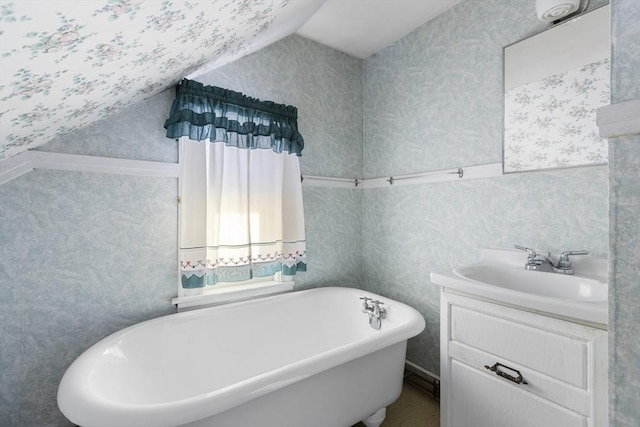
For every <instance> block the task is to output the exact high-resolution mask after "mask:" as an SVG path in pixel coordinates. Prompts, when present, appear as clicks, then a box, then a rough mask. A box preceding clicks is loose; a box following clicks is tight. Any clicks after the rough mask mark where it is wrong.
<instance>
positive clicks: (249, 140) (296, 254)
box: [165, 80, 306, 296]
mask: <svg viewBox="0 0 640 427" xmlns="http://www.w3.org/2000/svg"><path fill="white" fill-rule="evenodd" d="M165 127H166V128H167V136H169V137H172V138H179V139H180V151H181V155H180V162H181V171H182V173H181V180H180V187H181V188H180V197H181V204H180V249H179V251H180V292H179V296H188V295H193V294H202V293H206V292H207V291H208V290H214V291H215V290H217V289H225V288H228V287H230V286H235V285H238V284H246V283H251V282H252V281H260V280H273V279H272V278H273V277H274V276H275V278H276V279H277V280H287V277H290V276H293V275H295V274H296V273H297V272H298V271H305V270H306V244H305V236H304V215H303V208H302V187H301V183H300V165H299V156H300V154H301V151H302V146H303V140H302V137H301V136H300V134H299V133H298V132H297V110H296V109H295V108H294V107H290V106H282V105H277V104H273V103H271V102H263V101H259V100H256V99H253V98H248V97H246V96H244V95H242V94H239V93H237V92H231V91H228V90H225V89H220V88H215V87H212V86H203V85H202V84H200V83H197V82H192V81H188V80H187V81H183V82H182V84H181V85H180V87H179V88H178V95H177V97H176V101H175V102H174V105H173V107H172V111H171V116H170V118H169V119H168V120H167V122H166V123H165ZM194 137H195V138H196V139H194Z"/></svg>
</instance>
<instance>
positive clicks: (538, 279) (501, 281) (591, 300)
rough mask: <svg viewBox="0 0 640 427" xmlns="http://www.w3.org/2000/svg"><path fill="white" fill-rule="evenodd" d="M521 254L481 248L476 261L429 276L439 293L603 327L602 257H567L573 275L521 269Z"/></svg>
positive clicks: (604, 283) (605, 318)
mask: <svg viewBox="0 0 640 427" xmlns="http://www.w3.org/2000/svg"><path fill="white" fill-rule="evenodd" d="M526 260H527V254H526V252H523V251H516V250H504V249H485V250H484V251H483V254H482V259H481V260H480V262H479V263H477V264H473V265H466V266H460V267H456V268H454V269H452V270H446V271H441V272H434V273H431V281H432V282H433V283H435V284H437V285H440V286H442V287H443V288H444V291H445V292H461V293H466V294H471V295H474V296H477V297H480V298H483V299H489V300H494V301H496V302H498V303H502V304H506V305H512V306H517V307H521V308H525V309H528V310H530V311H536V312H543V313H548V314H550V315H554V316H556V317H561V318H567V319H570V320H575V321H578V322H579V323H585V324H597V325H605V328H606V325H607V324H608V288H609V286H608V284H607V259H606V258H602V257H591V256H575V257H572V259H571V260H572V262H573V269H574V272H575V274H573V275H565V274H559V273H547V272H541V271H532V270H527V269H525V267H524V266H525V264H526Z"/></svg>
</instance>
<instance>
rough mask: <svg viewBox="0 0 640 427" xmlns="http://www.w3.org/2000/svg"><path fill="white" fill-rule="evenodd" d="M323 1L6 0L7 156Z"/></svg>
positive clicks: (300, 17) (3, 98)
mask: <svg viewBox="0 0 640 427" xmlns="http://www.w3.org/2000/svg"><path fill="white" fill-rule="evenodd" d="M321 2H322V0H312V1H306V2H304V3H300V2H295V1H293V0H208V1H200V0H85V1H77V0H76V1H74V0H53V1H36V0H19V1H18V0H14V1H6V0H0V61H2V73H1V74H0V160H1V159H3V158H7V157H10V156H12V155H15V154H17V153H19V152H21V151H24V150H26V149H29V148H34V147H36V146H38V145H42V144H44V143H47V142H49V141H50V140H52V139H53V138H55V137H58V136H61V135H64V134H68V133H71V132H73V131H75V130H78V129H80V128H83V127H85V126H87V125H89V124H91V123H93V122H95V121H97V120H99V119H101V118H104V117H106V116H109V115H111V114H112V113H114V112H116V111H118V110H121V109H123V108H125V107H127V106H130V105H133V104H135V103H137V102H139V101H141V100H143V99H146V98H149V97H151V96H153V95H155V94H157V93H159V92H161V91H162V90H164V89H166V88H168V87H170V86H171V85H173V84H175V83H177V82H178V81H179V80H180V79H181V78H182V77H183V76H185V75H187V74H188V73H190V72H193V71H194V70H196V69H198V68H199V67H201V66H204V65H205V64H206V65H207V67H209V68H211V66H212V63H214V64H215V65H222V64H224V63H227V62H229V61H232V60H234V59H236V58H238V57H240V56H243V55H245V54H248V53H251V52H252V51H253V50H255V49H257V48H260V47H262V46H263V45H264V44H268V43H270V42H273V41H275V39H274V38H279V37H282V36H284V35H287V34H288V33H291V32H294V31H295V30H296V29H297V28H298V26H300V25H301V24H302V23H303V22H304V21H305V20H306V19H307V18H308V17H309V16H310V14H312V13H313V12H314V11H315V10H316V9H317V7H319V5H320V4H321ZM291 10H293V11H294V13H295V19H293V17H292V12H291ZM281 15H284V16H286V18H287V19H282V20H281V21H280V22H278V23H277V25H272V24H273V23H274V22H275V21H277V19H278V17H279V16H281ZM282 21H286V22H282ZM276 26H277V27H278V28H275V27H276ZM283 26H284V27H283ZM287 26H288V27H289V28H286V27H287ZM283 28H284V30H283ZM287 31H288V32H287Z"/></svg>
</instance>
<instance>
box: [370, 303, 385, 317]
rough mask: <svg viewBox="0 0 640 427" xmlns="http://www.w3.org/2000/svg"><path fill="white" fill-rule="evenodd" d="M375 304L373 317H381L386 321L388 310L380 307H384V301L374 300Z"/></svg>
mask: <svg viewBox="0 0 640 427" xmlns="http://www.w3.org/2000/svg"><path fill="white" fill-rule="evenodd" d="M371 303H372V304H373V307H374V308H373V315H374V316H376V317H380V318H381V319H385V318H386V317H387V310H386V309H385V308H384V307H380V306H381V305H384V303H383V302H382V301H378V300H373V301H372V302H371Z"/></svg>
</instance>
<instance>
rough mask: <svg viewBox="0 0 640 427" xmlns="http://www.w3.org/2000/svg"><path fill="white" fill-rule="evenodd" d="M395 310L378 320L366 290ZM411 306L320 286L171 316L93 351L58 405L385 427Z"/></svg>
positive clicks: (89, 419)
mask: <svg viewBox="0 0 640 427" xmlns="http://www.w3.org/2000/svg"><path fill="white" fill-rule="evenodd" d="M363 296H367V297H370V298H374V299H378V300H380V301H382V302H383V303H384V307H385V308H386V309H387V318H386V319H384V320H382V327H381V329H380V330H379V331H378V330H374V329H373V328H372V327H371V326H370V325H369V320H368V316H367V314H365V313H363V312H362V301H361V300H360V299H359V298H360V297H363ZM424 326H425V323H424V319H423V318H422V316H421V315H420V314H419V313H418V312H417V311H416V310H414V309H413V308H411V307H409V306H407V305H405V304H402V303H399V302H396V301H393V300H390V299H388V298H384V297H381V296H379V295H375V294H371V293H369V292H365V291H361V290H357V289H351V288H318V289H311V290H307V291H300V292H292V293H288V294H283V295H278V296H274V297H266V298H261V299H256V300H251V301H245V302H240V303H234V304H228V305H223V306H218V307H212V308H203V309H200V310H195V311H190V312H185V313H179V314H173V315H169V316H164V317H160V318H158V319H154V320H150V321H147V322H143V323H140V324H137V325H134V326H131V327H129V328H126V329H123V330H121V331H119V332H116V333H115V334H113V335H111V336H109V337H107V338H105V339H103V340H102V341H100V342H98V343H97V344H95V345H94V346H92V347H91V348H89V349H88V350H87V351H85V352H84V353H83V354H82V355H81V356H80V357H78V359H76V361H75V362H73V364H72V365H71V366H70V367H69V369H68V370H67V372H66V373H65V375H64V377H63V378H62V381H61V383H60V387H59V389H58V406H59V408H60V410H61V411H62V413H63V414H64V415H65V416H66V417H67V418H68V419H69V420H70V421H72V422H73V423H76V424H78V425H80V426H86V427H100V426H104V427H126V426H131V427H143V426H150V427H151V426H153V427H165V426H166V427H169V426H188V427H204V426H215V427H231V426H234V427H248V426H251V427H253V426H261V427H286V426H290V427H300V426H317V427H342V426H344V427H347V426H351V425H353V424H355V423H357V422H358V421H360V420H362V421H363V422H364V423H365V425H367V426H368V427H375V426H379V425H380V424H381V423H382V420H383V419H384V415H385V408H386V406H387V405H389V404H390V403H392V402H394V401H395V400H396V399H397V398H398V396H400V392H401V389H402V378H403V370H404V360H405V351H406V344H407V339H409V338H411V337H413V336H415V335H417V334H419V333H420V332H421V331H422V330H423V329H424Z"/></svg>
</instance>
